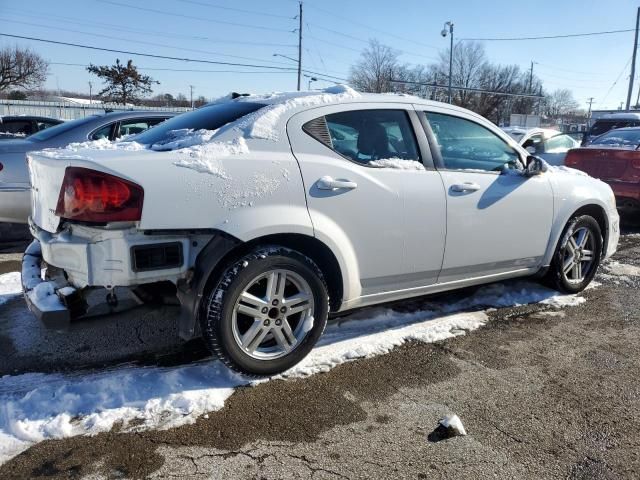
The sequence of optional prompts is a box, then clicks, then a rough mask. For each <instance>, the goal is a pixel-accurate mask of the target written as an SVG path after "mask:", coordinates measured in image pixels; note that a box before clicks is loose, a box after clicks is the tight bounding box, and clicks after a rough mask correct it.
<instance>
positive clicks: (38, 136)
mask: <svg viewBox="0 0 640 480" xmlns="http://www.w3.org/2000/svg"><path fill="white" fill-rule="evenodd" d="M95 118H96V117H95V116H93V115H92V116H90V117H86V118H79V119H78V120H73V121H71V122H64V123H61V124H60V125H56V126H55V127H49V128H47V129H45V130H41V131H39V132H38V133H34V134H33V135H29V140H35V141H38V142H41V141H44V140H49V139H50V138H53V137H57V136H58V135H60V134H61V133H64V132H68V131H69V130H73V129H74V128H76V127H77V126H78V125H83V124H85V123H89V122H90V121H92V120H94V119H95Z"/></svg>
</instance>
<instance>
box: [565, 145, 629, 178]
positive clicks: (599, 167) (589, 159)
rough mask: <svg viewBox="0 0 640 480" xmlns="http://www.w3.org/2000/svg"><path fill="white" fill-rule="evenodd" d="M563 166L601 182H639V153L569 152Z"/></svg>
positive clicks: (621, 150) (618, 150) (608, 150)
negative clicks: (579, 171)
mask: <svg viewBox="0 0 640 480" xmlns="http://www.w3.org/2000/svg"><path fill="white" fill-rule="evenodd" d="M565 165H566V166H568V167H573V168H576V169H578V170H582V171H583V172H585V173H588V174H589V175H591V176H592V177H595V178H599V179H601V180H618V181H630V182H633V181H635V182H637V181H640V152H638V151H637V150H632V149H624V148H591V147H588V148H577V149H574V150H570V151H569V153H568V155H567V158H566V160H565Z"/></svg>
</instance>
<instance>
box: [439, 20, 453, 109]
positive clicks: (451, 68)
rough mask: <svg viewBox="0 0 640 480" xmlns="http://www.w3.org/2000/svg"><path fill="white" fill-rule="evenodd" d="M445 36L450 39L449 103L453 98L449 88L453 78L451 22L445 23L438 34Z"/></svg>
mask: <svg viewBox="0 0 640 480" xmlns="http://www.w3.org/2000/svg"><path fill="white" fill-rule="evenodd" d="M447 27H448V28H449V30H448V31H447ZM447 34H448V35H449V37H450V40H451V42H450V44H449V94H448V97H449V103H451V102H452V98H453V94H452V91H453V90H452V88H451V80H452V77H453V22H451V21H449V22H445V24H444V28H443V29H442V32H440V35H442V36H443V37H446V36H447Z"/></svg>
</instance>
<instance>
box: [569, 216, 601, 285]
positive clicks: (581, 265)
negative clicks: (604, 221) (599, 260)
mask: <svg viewBox="0 0 640 480" xmlns="http://www.w3.org/2000/svg"><path fill="white" fill-rule="evenodd" d="M595 245H596V244H595V239H594V236H593V232H591V230H590V229H589V228H587V227H580V228H578V229H576V230H575V231H574V232H573V233H572V234H571V236H570V237H569V240H568V241H567V244H566V246H565V248H564V252H563V257H562V274H563V275H564V277H565V278H566V279H567V281H569V282H571V283H580V282H582V281H584V279H585V278H586V277H587V275H589V273H590V272H591V269H592V268H593V261H594V250H595Z"/></svg>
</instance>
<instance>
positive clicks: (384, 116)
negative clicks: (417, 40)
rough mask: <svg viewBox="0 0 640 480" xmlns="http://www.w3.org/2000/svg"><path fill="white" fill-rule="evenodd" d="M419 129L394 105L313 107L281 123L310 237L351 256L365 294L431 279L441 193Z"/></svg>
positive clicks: (437, 258)
mask: <svg viewBox="0 0 640 480" xmlns="http://www.w3.org/2000/svg"><path fill="white" fill-rule="evenodd" d="M420 128H421V125H420V122H419V120H418V118H417V115H416V113H415V111H414V110H413V109H412V108H411V106H410V105H409V106H407V105H406V104H394V103H380V104H370V103H367V104H347V105H333V106H324V107H319V108H315V109H312V110H308V111H305V112H301V113H299V114H297V115H295V116H293V117H292V118H291V119H290V121H289V123H288V125H287V132H288V134H289V139H290V142H291V146H292V151H293V153H294V155H295V156H296V158H297V159H298V163H299V165H300V170H301V172H302V177H303V180H304V184H305V188H306V195H307V204H308V210H309V214H310V216H311V220H312V222H313V225H314V229H315V231H316V235H317V236H318V238H320V239H321V240H325V241H327V242H328V243H334V244H337V245H339V248H344V249H345V250H350V251H352V252H353V257H354V258H355V263H356V266H355V267H356V268H357V269H358V271H359V273H358V275H359V278H360V284H361V285H360V293H361V295H363V296H367V295H376V294H384V293H385V292H392V291H400V290H406V289H410V288H416V287H421V286H426V285H430V284H433V283H435V282H436V281H437V278H438V274H439V272H440V268H441V265H442V256H443V252H444V241H445V231H444V228H445V222H446V214H445V210H446V205H445V195H444V187H443V184H442V180H441V178H440V175H439V174H438V172H437V171H435V170H434V168H433V163H432V160H431V157H430V151H429V148H428V144H427V142H426V139H425V137H424V135H421V136H420V137H419V139H417V138H416V135H415V132H416V129H420ZM419 141H421V142H422V145H420V144H419V143H418V142H419ZM389 158H393V160H391V161H385V160H388V159H389ZM345 300H350V299H345Z"/></svg>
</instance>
